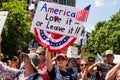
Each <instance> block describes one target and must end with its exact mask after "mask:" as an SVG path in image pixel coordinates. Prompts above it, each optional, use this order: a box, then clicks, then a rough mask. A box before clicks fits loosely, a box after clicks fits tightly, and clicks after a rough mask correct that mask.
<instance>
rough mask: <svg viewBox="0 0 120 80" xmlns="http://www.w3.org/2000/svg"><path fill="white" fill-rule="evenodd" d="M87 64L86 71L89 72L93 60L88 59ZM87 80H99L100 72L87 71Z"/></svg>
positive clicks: (93, 62) (92, 58) (91, 58)
mask: <svg viewBox="0 0 120 80" xmlns="http://www.w3.org/2000/svg"><path fill="white" fill-rule="evenodd" d="M88 64H89V68H88V71H89V69H90V68H91V66H92V65H94V64H95V58H94V57H88ZM95 68H97V67H95ZM89 79H90V80H100V72H99V71H96V72H91V71H89Z"/></svg>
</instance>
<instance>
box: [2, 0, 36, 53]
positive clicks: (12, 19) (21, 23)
mask: <svg viewBox="0 0 120 80" xmlns="http://www.w3.org/2000/svg"><path fill="white" fill-rule="evenodd" d="M1 4H2V7H1V8H0V11H8V12H9V13H8V16H7V20H6V23H5V26H4V29H3V32H2V37H3V41H2V52H3V53H6V54H9V55H14V54H15V53H16V51H17V48H18V45H23V47H24V51H27V50H28V49H27V48H28V42H29V41H30V40H31V39H33V38H34V35H33V34H32V33H30V27H31V26H30V25H31V24H30V15H29V14H27V11H26V10H25V7H26V2H25V0H24V1H23V0H20V1H19V0H12V1H10V0H9V1H8V2H2V3H1Z"/></svg>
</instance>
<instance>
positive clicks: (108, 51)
mask: <svg viewBox="0 0 120 80" xmlns="http://www.w3.org/2000/svg"><path fill="white" fill-rule="evenodd" d="M105 54H106V56H107V55H108V54H112V55H113V51H112V50H107V51H106V52H105Z"/></svg>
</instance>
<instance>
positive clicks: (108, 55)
mask: <svg viewBox="0 0 120 80" xmlns="http://www.w3.org/2000/svg"><path fill="white" fill-rule="evenodd" d="M105 56H106V59H107V62H108V63H113V60H114V55H113V51H111V50H107V51H106V52H105Z"/></svg>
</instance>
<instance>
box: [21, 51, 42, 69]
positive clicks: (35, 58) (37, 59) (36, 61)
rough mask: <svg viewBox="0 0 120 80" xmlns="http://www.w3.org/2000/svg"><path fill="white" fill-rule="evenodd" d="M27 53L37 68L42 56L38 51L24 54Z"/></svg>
mask: <svg viewBox="0 0 120 80" xmlns="http://www.w3.org/2000/svg"><path fill="white" fill-rule="evenodd" d="M23 55H27V56H28V57H29V59H30V61H31V64H32V66H33V67H34V68H35V69H37V66H38V65H39V64H40V57H39V55H38V54H36V53H29V54H23Z"/></svg>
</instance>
